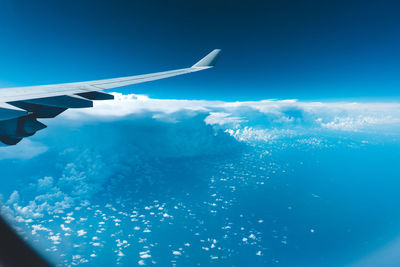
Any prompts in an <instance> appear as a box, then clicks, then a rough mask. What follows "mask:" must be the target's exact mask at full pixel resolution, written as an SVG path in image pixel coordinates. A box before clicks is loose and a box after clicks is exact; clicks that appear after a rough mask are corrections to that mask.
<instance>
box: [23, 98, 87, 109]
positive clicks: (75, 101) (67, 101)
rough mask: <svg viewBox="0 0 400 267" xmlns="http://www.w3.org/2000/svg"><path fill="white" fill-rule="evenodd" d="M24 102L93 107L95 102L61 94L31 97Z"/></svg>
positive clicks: (57, 106)
mask: <svg viewBox="0 0 400 267" xmlns="http://www.w3.org/2000/svg"><path fill="white" fill-rule="evenodd" d="M23 102H27V103H31V104H38V105H44V106H50V107H56V108H91V107H93V102H92V101H90V100H87V99H85V98H83V97H80V96H70V95H61V96H54V97H45V98H37V99H30V100H26V101H23Z"/></svg>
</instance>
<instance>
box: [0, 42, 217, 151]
mask: <svg viewBox="0 0 400 267" xmlns="http://www.w3.org/2000/svg"><path fill="white" fill-rule="evenodd" d="M220 51H221V50H220V49H215V50H213V51H212V52H210V53H209V54H208V55H206V56H205V57H204V58H202V59H201V60H200V61H198V62H197V63H196V64H194V65H193V66H191V67H189V68H183V69H177V70H171V71H164V72H157V73H151V74H144V75H135V76H128V77H121V78H114V79H104V80H97V81H88V82H77V83H65V84H55V85H40V86H27V87H15V88H4V89H0V141H1V142H3V143H4V144H6V145H15V144H17V143H18V142H19V141H21V140H22V139H23V138H24V137H28V136H31V135H33V134H35V133H36V131H38V130H41V129H44V128H45V127H46V126H45V125H44V124H42V123H41V122H39V121H37V119H40V118H54V117H55V116H57V115H59V114H60V113H62V112H64V111H65V110H67V109H68V108H88V107H92V106H93V102H92V101H93V100H108V99H113V96H112V95H110V94H107V93H105V92H103V91H104V90H109V89H113V88H119V87H124V86H128V85H134V84H139V83H144V82H149V81H155V80H160V79H165V78H169V77H174V76H178V75H183V74H188V73H192V72H197V71H201V70H205V69H209V68H212V67H214V66H215V63H216V61H217V59H218V56H219V53H220Z"/></svg>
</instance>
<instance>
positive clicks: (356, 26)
mask: <svg viewBox="0 0 400 267" xmlns="http://www.w3.org/2000/svg"><path fill="white" fill-rule="evenodd" d="M399 13H400V3H399V2H398V1H295V0H293V1H236V0H229V1H216V0H213V1H148V0H147V1H99V0H97V1H89V0H88V1H71V0H68V1H53V0H47V1H43V0H40V1H31V0H25V1H24V0H3V1H1V4H0V36H1V39H0V86H1V87H7V86H23V85H36V84H48V83H62V82H74V81H83V80H92V79H102V78H112V77H118V76H124V75H132V74H141V73H148V72H155V71H162V70H168V69H173V68H180V67H185V66H190V65H191V64H192V63H194V62H195V61H196V60H198V59H199V58H200V57H202V56H204V55H205V54H206V53H207V52H208V51H209V50H211V49H213V48H221V49H223V54H222V56H221V59H220V62H219V64H218V66H217V68H215V69H214V70H211V71H206V72H203V73H197V74H193V75H189V76H186V77H179V78H173V79H170V80H164V81H158V82H153V83H148V84H143V85H137V86H135V87H133V88H131V89H130V90H124V92H135V93H142V94H143V93H145V94H149V95H150V96H151V97H156V98H186V99H221V100H250V99H251V100H259V99H266V98H278V99H283V98H299V99H301V100H330V101H333V100H337V99H352V100H369V101H371V100H385V101H399V100H400V52H399V49H400V30H399V29H400V16H399V15H398V14H399Z"/></svg>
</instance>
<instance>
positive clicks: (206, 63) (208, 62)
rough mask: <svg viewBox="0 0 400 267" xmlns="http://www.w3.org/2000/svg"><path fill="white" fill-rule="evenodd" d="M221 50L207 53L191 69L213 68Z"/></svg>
mask: <svg viewBox="0 0 400 267" xmlns="http://www.w3.org/2000/svg"><path fill="white" fill-rule="evenodd" d="M220 52H221V49H214V50H213V51H211V52H210V53H208V54H207V55H206V56H205V57H203V58H202V59H200V61H198V62H197V63H196V64H194V65H193V66H192V68H211V67H214V66H215V64H216V63H217V60H218V57H219V54H220Z"/></svg>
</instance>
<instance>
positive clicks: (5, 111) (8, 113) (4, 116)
mask: <svg viewBox="0 0 400 267" xmlns="http://www.w3.org/2000/svg"><path fill="white" fill-rule="evenodd" d="M27 114H28V112H26V110H23V109H20V108H18V107H15V106H12V105H10V104H7V103H0V120H9V119H13V118H19V117H21V116H25V115H27Z"/></svg>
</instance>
